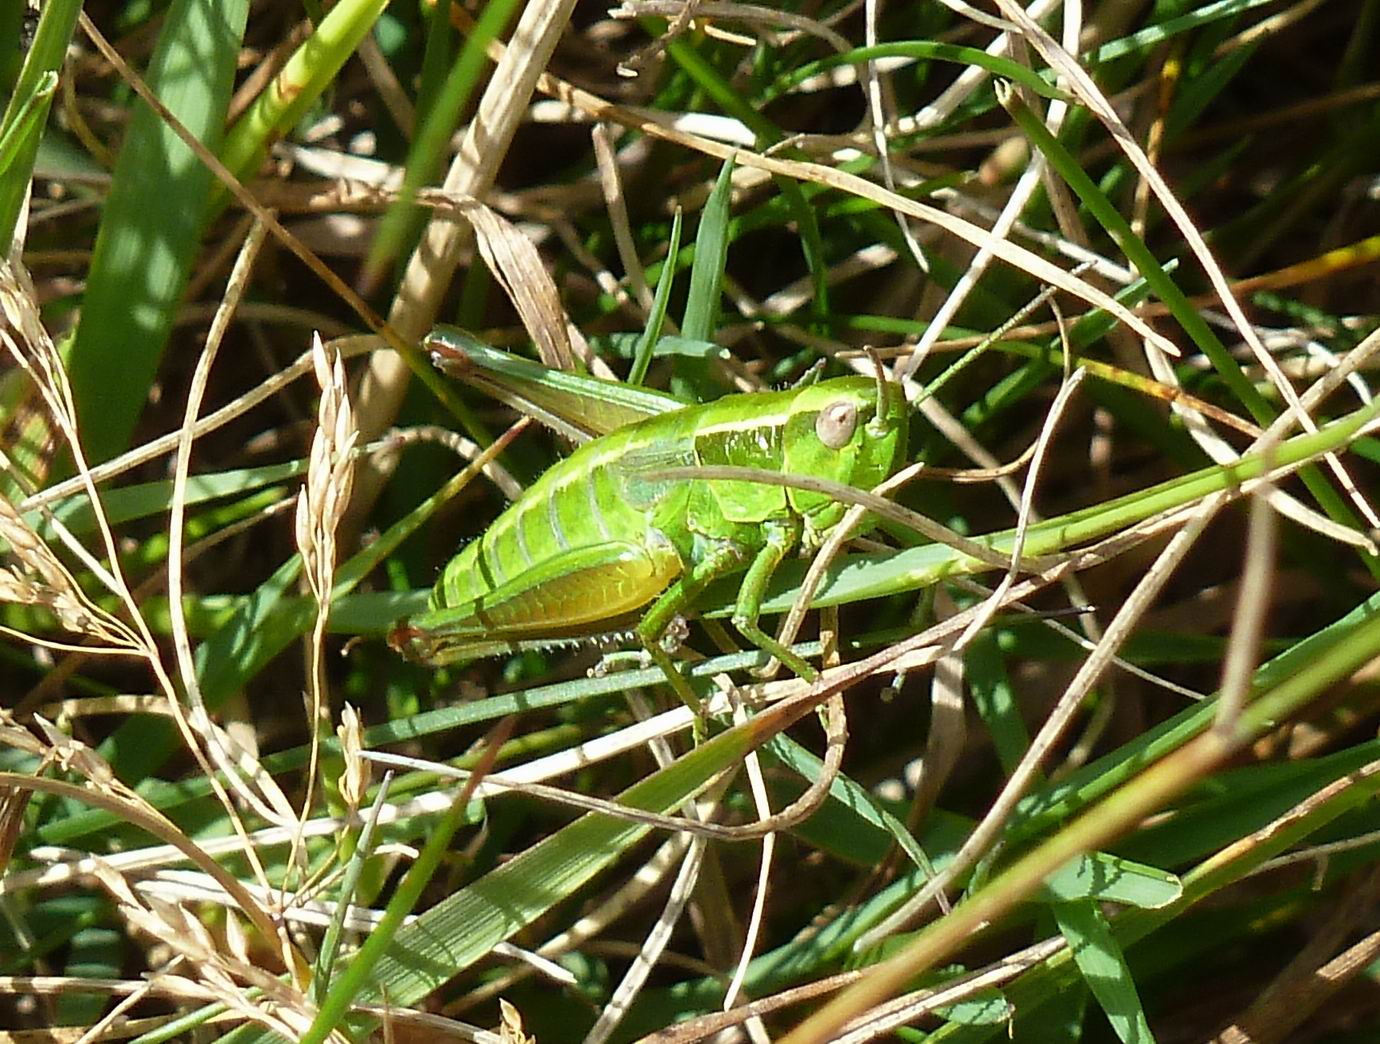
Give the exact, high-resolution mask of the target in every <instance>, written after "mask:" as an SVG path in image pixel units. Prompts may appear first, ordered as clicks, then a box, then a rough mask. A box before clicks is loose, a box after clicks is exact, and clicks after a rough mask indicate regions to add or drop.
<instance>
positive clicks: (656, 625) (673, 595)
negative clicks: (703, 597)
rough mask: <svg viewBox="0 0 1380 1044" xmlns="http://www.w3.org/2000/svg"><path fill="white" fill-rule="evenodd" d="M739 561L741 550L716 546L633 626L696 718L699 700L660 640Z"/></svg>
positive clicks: (731, 546)
mask: <svg viewBox="0 0 1380 1044" xmlns="http://www.w3.org/2000/svg"><path fill="white" fill-rule="evenodd" d="M743 558H744V555H743V552H742V550H741V549H740V548H739V547H737V545H735V544H731V543H723V544H718V545H716V546H715V547H714V548H713V549H712V550H711V551H710V552H709V554H707V555H706V556H705V557H704V558H703V559H701V560H700V561H699V562H697V563H696V564H695V565H694V566H692V567H691V569H690V571H689V572H688V573H686V574H684V575H683V576H682V577H681V578H680V579H679V580H677V581H676V582H675V583H673V584H672V585H671V586H670V587H668V588H667V589H666V590H665V591H664V592H663V593H662V595H661V597H660V598H658V599H657V600H656V603H655V604H654V605H653V606H652V607H651V608H650V609H648V610H647V612H646V615H644V616H643V617H642V622H641V623H639V624H638V625H637V637H638V639H639V640H640V641H641V642H642V645H643V646H644V647H645V648H646V650H647V653H648V655H650V656H651V658H652V662H654V663H655V664H656V665H657V666H658V667H660V668H661V671H662V673H663V674H665V675H666V680H667V681H668V682H670V684H671V688H672V689H674V690H675V693H676V695H677V696H679V697H680V698H681V701H682V702H684V704H685V705H686V706H687V707H689V708H690V709H691V710H692V711H694V712H695V716H696V718H698V717H699V716H700V714H701V710H702V708H701V707H700V701H699V697H697V696H696V695H695V690H694V689H692V688H691V687H690V683H689V682H688V681H686V679H685V675H683V674H681V672H680V671H679V670H678V669H677V668H676V662H675V660H673V659H671V654H670V652H669V651H668V650H667V649H666V647H665V646H664V645H663V644H662V638H663V637H664V636H665V634H666V630H667V628H669V627H670V626H671V622H672V621H673V620H674V619H675V618H676V616H677V615H678V614H679V613H680V612H681V611H682V610H684V609H687V608H689V607H690V606H691V605H692V604H693V603H694V601H695V599H696V598H698V597H699V595H700V592H701V591H703V590H704V589H705V588H706V587H708V586H709V584H710V583H712V582H713V581H714V580H716V579H718V578H719V577H721V576H723V575H724V574H726V573H731V572H733V571H734V570H736V569H740V568H742V565H743Z"/></svg>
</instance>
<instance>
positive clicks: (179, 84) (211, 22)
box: [68, 0, 249, 463]
mask: <svg viewBox="0 0 1380 1044" xmlns="http://www.w3.org/2000/svg"><path fill="white" fill-rule="evenodd" d="M248 8H249V5H248V2H247V0H175V2H174V3H173V4H172V5H171V6H170V7H169V8H168V11H167V14H166V16H165V17H164V21H163V27H162V30H161V31H160V33H159V36H158V44H157V47H156V48H155V50H154V54H153V59H152V61H151V62H150V65H149V68H148V70H147V73H146V78H147V80H148V83H149V86H150V87H151V88H152V89H153V91H154V93H155V94H156V95H157V96H158V97H159V99H160V100H161V101H162V103H163V104H164V105H165V106H167V108H168V110H169V111H170V112H171V113H172V114H173V115H174V116H175V117H177V119H178V120H180V121H181V122H182V124H183V125H184V126H185V127H186V128H187V129H188V130H189V131H191V133H192V134H193V135H195V136H196V137H197V138H198V139H199V140H200V141H202V142H203V143H205V144H206V145H207V146H208V147H210V148H212V150H214V149H215V147H216V146H217V145H218V144H219V141H220V136H221V132H222V129H223V126H224V123H225V112H226V107H227V105H228V104H229V101H230V91H231V88H232V87H233V85H234V76H235V72H236V59H237V56H238V53H239V47H240V41H241V37H242V36H243V34H244V26H245V19H246V17H247V15H248ZM210 183H211V174H210V172H209V171H208V170H207V169H206V168H205V167H203V166H202V165H201V161H200V160H198V159H197V158H196V156H195V155H193V153H192V151H191V150H190V149H189V148H188V147H187V146H186V145H184V144H183V143H182V141H181V139H180V138H178V137H177V135H176V134H174V133H173V131H172V130H171V128H169V127H167V126H166V125H164V123H163V122H162V120H161V119H160V118H159V116H158V115H157V114H156V113H155V112H154V111H153V110H152V109H151V108H149V107H148V106H147V105H145V104H144V103H143V102H142V101H141V102H139V103H137V105H136V106H135V111H134V117H133V120H132V121H131V123H130V127H129V132H128V133H127V134H126V136H125V140H124V144H123V145H122V146H121V148H120V156H119V159H118V161H117V162H116V166H115V174H114V178H113V180H112V182H111V186H110V195H109V197H108V199H107V200H106V205H105V212H104V214H103V215H102V218H101V229H100V232H99V234H98V235H97V237H96V245H95V252H94V255H93V257H92V259H91V270H90V276H89V277H88V279H87V284H86V295H85V298H84V300H83V305H82V315H81V323H80V325H79V326H78V327H77V334H76V339H75V341H74V342H73V344H72V351H71V355H70V357H69V369H68V372H69V376H70V378H71V382H72V394H73V396H74V397H75V399H76V403H77V415H78V417H79V419H80V422H81V432H82V439H83V443H84V445H85V446H86V449H87V456H88V458H89V459H90V460H91V461H92V462H93V463H96V462H99V461H102V460H108V459H110V458H111V457H114V456H116V455H117V454H119V453H120V452H121V451H122V450H124V449H125V448H126V447H127V446H128V445H129V441H130V436H131V435H132V434H133V432H134V426H135V423H136V422H137V421H138V419H139V414H140V412H141V411H142V410H143V408H144V404H145V403H146V402H147V401H148V397H149V392H150V390H151V388H152V387H153V382H154V378H155V376H156V374H157V372H158V366H159V362H160V361H161V359H162V357H163V349H164V347H165V346H166V344H167V340H168V334H169V332H170V331H171V329H172V321H173V315H174V312H175V310H176V308H177V305H178V303H179V302H180V300H181V298H182V291H183V289H184V288H185V287H186V285H187V279H188V277H189V276H190V273H191V267H192V264H193V262H194V259H195V257H196V254H197V251H198V250H199V249H200V247H201V233H202V230H203V227H204V226H203V215H204V214H205V208H206V198H207V192H208V189H209V187H210Z"/></svg>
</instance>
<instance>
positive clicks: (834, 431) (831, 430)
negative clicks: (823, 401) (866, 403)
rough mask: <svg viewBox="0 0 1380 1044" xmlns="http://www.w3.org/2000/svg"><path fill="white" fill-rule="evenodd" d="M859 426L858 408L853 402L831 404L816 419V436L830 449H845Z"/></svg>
mask: <svg viewBox="0 0 1380 1044" xmlns="http://www.w3.org/2000/svg"><path fill="white" fill-rule="evenodd" d="M857 426H858V408H857V406H855V405H853V403H851V402H846V401H845V402H835V403H830V404H829V405H828V406H826V407H824V409H822V410H820V411H819V416H817V417H816V418H815V434H816V435H818V436H819V441H820V442H822V443H824V445H826V446H828V447H829V448H830V449H835V450H836V449H843V447H844V446H846V445H848V442H849V440H850V439H852V437H853V431H854V429H856V428H857Z"/></svg>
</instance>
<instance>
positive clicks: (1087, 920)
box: [1054, 899, 1155, 1044]
mask: <svg viewBox="0 0 1380 1044" xmlns="http://www.w3.org/2000/svg"><path fill="white" fill-rule="evenodd" d="M1054 917H1055V919H1056V920H1057V921H1058V922H1059V931H1060V932H1062V933H1063V935H1064V938H1065V939H1067V940H1068V944H1069V947H1070V949H1071V950H1072V951H1073V959H1074V960H1075V961H1076V962H1077V963H1078V969H1079V971H1081V972H1082V973H1083V981H1084V982H1086V983H1087V984H1088V989H1089V990H1090V991H1092V995H1093V996H1094V997H1096V998H1097V1002H1098V1003H1099V1004H1101V1005H1102V1010H1103V1011H1104V1012H1106V1014H1107V1019H1108V1021H1110V1022H1111V1024H1112V1029H1114V1030H1115V1031H1116V1035H1117V1037H1118V1039H1120V1040H1121V1041H1123V1042H1124V1044H1151V1042H1153V1041H1154V1039H1155V1037H1154V1034H1152V1033H1151V1032H1150V1024H1149V1023H1148V1022H1147V1021H1146V1019H1145V1010H1144V1009H1143V1008H1142V1007H1141V1004H1140V995H1139V994H1138V993H1137V992H1136V983H1135V980H1134V979H1133V978H1132V977H1131V969H1130V968H1128V967H1127V966H1126V956H1125V954H1123V953H1122V952H1121V947H1120V946H1118V945H1117V941H1116V938H1115V936H1113V935H1112V932H1111V929H1110V928H1109V927H1108V925H1107V918H1106V917H1105V916H1104V915H1103V913H1102V911H1101V910H1100V909H1098V906H1097V904H1096V903H1095V902H1093V900H1091V899H1083V900H1080V901H1078V902H1071V903H1059V904H1057V905H1056V906H1055V907H1054Z"/></svg>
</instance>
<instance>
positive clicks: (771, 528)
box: [733, 516, 819, 681]
mask: <svg viewBox="0 0 1380 1044" xmlns="http://www.w3.org/2000/svg"><path fill="white" fill-rule="evenodd" d="M800 530H801V523H800V519H799V518H798V517H796V516H791V517H790V519H789V520H772V521H768V522H764V523H763V524H762V532H763V535H764V536H765V537H766V543H765V544H763V545H762V549H761V550H760V551H758V552H757V557H756V558H754V559H753V560H752V565H750V566H749V567H748V571H747V573H746V575H745V576H744V577H743V586H742V587H741V588H739V590H738V603H737V605H736V606H734V609H733V626H734V627H736V628H738V631H739V633H740V634H742V636H743V637H744V638H746V639H747V640H748V641H749V642H751V643H752V644H753V645H755V646H757V648H759V649H761V650H762V651H763V652H766V653H770V654H771V655H772V656H775V657H776V658H777V659H778V660H780V661H781V662H782V663H784V664H785V665H786V666H787V667H789V668H790V669H791V670H793V671H794V672H795V673H796V675H797V676H798V677H801V678H804V679H805V680H806V681H814V680H815V679H816V678H817V677H819V674H818V672H817V671H816V670H815V669H814V668H813V667H811V666H810V665H809V664H808V663H807V662H806V661H805V660H804V659H802V658H801V657H799V656H797V655H796V654H795V653H793V652H791V650H790V649H788V648H787V647H786V646H785V645H784V644H782V643H781V642H779V641H777V640H776V639H775V638H773V637H772V636H771V635H769V634H767V632H766V631H764V630H762V628H761V626H760V625H759V624H758V622H757V621H758V618H759V617H760V616H761V615H762V598H763V595H764V594H765V592H766V589H767V582H768V581H769V580H771V575H772V573H774V572H776V567H777V566H779V565H780V564H781V560H782V559H783V558H785V557H786V555H787V554H788V553H789V552H790V551H791V549H792V548H794V547H795V546H796V545H797V544H799V543H800Z"/></svg>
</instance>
